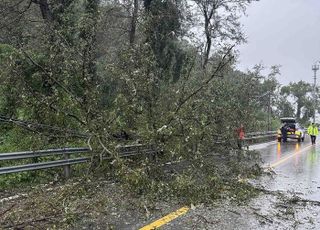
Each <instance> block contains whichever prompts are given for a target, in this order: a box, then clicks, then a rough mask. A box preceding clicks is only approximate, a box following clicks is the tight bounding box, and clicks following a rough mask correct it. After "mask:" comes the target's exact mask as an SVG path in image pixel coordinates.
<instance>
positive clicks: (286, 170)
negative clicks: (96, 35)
mask: <svg viewBox="0 0 320 230" xmlns="http://www.w3.org/2000/svg"><path fill="white" fill-rule="evenodd" d="M318 138H319V139H318V141H319V144H317V145H311V142H310V137H309V136H307V137H306V140H305V142H303V143H297V141H295V140H290V141H288V142H287V143H277V142H276V141H274V142H270V143H265V144H259V145H255V146H250V149H251V150H257V151H259V152H260V154H261V157H262V159H263V162H264V165H265V167H266V168H268V167H270V166H271V167H272V170H273V171H274V172H275V174H274V175H273V176H263V177H261V178H259V179H258V180H257V181H256V182H255V183H257V184H258V185H262V186H263V187H264V188H265V189H266V190H269V191H275V192H278V191H279V192H281V193H282V194H287V195H288V196H289V197H290V196H291V197H292V196H298V197H300V198H304V199H306V200H310V201H320V137H318ZM161 229H166V230H171V229H190V230H191V229H212V230H215V229H219V230H220V229H228V230H229V229H230V230H233V229H239V230H242V229H243V230H244V229H245V230H248V229H266V230H269V229H280V230H281V229H283V230H284V229H301V230H302V229H303V230H305V229H320V209H319V206H318V205H313V203H312V202H311V203H305V204H302V205H301V206H299V205H298V206H297V205H296V206H290V204H288V203H287V201H286V200H282V199H281V198H279V197H276V196H273V195H268V194H261V195H260V196H258V197H256V198H254V199H253V200H252V201H250V202H249V203H247V204H244V205H235V204H234V203H228V201H223V202H222V203H221V204H216V205H215V206H212V207H210V206H209V207H208V206H201V205H200V206H198V207H196V208H195V209H194V210H190V211H189V212H188V213H187V214H186V215H183V216H182V217H179V218H177V219H176V220H173V221H171V222H169V223H168V224H166V225H165V226H163V227H162V228H161Z"/></svg>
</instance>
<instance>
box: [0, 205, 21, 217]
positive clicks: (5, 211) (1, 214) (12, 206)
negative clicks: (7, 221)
mask: <svg viewBox="0 0 320 230" xmlns="http://www.w3.org/2000/svg"><path fill="white" fill-rule="evenodd" d="M16 205H17V204H16V203H14V204H12V205H11V206H10V207H9V208H7V209H6V210H4V211H3V212H1V213H0V216H3V215H4V214H6V213H7V212H9V211H10V210H11V209H13V208H14V207H15V206H16Z"/></svg>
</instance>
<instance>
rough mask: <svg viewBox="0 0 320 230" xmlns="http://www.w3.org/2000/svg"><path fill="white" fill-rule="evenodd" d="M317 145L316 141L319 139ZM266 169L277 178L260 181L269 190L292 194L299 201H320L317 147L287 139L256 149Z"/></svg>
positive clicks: (318, 145)
mask: <svg viewBox="0 0 320 230" xmlns="http://www.w3.org/2000/svg"><path fill="white" fill-rule="evenodd" d="M318 142H319V140H318ZM258 151H259V152H261V156H262V159H263V161H264V163H265V165H266V166H268V165H269V166H271V167H272V168H273V170H274V171H275V173H276V175H275V176H273V177H268V178H264V179H262V183H263V185H264V186H265V187H266V188H267V189H269V190H273V191H276V190H279V191H286V192H288V191H289V192H292V193H294V194H297V195H299V196H300V197H302V198H305V199H310V200H314V201H320V156H319V155H320V144H319V143H318V144H316V145H311V142H310V140H309V137H307V138H306V141H305V142H302V143H298V142H297V141H295V140H290V141H288V142H286V143H276V142H274V143H273V144H270V145H269V146H266V147H264V148H261V149H259V150H258Z"/></svg>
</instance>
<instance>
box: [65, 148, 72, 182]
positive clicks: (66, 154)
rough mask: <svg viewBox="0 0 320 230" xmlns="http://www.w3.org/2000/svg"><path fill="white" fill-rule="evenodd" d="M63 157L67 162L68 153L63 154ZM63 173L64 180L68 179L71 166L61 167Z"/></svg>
mask: <svg viewBox="0 0 320 230" xmlns="http://www.w3.org/2000/svg"><path fill="white" fill-rule="evenodd" d="M63 156H64V159H65V160H69V153H64V154H63ZM63 172H64V177H65V178H66V179H69V178H70V176H71V166H70V165H64V166H63Z"/></svg>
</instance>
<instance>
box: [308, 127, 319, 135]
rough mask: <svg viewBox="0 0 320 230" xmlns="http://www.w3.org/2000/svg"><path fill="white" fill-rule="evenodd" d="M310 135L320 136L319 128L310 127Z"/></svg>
mask: <svg viewBox="0 0 320 230" xmlns="http://www.w3.org/2000/svg"><path fill="white" fill-rule="evenodd" d="M308 134H309V135H312V136H317V135H318V134H319V131H318V127H317V126H314V127H313V126H312V125H310V126H309V127H308Z"/></svg>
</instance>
